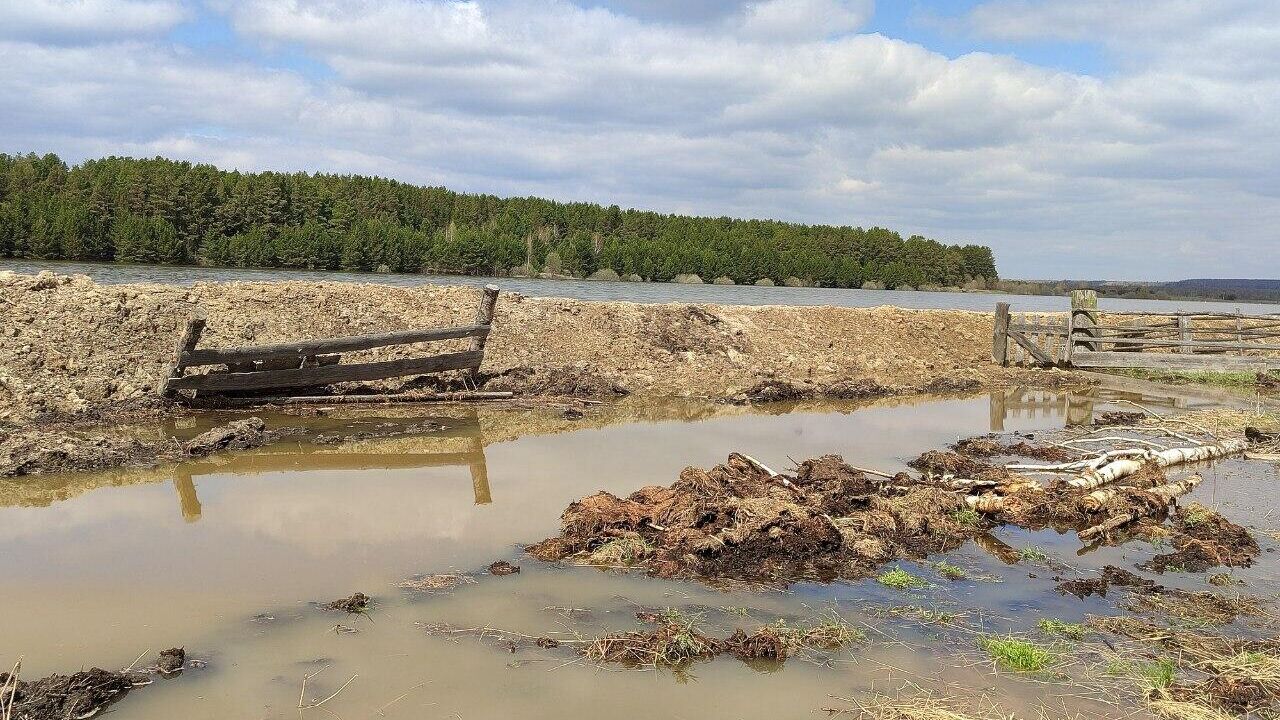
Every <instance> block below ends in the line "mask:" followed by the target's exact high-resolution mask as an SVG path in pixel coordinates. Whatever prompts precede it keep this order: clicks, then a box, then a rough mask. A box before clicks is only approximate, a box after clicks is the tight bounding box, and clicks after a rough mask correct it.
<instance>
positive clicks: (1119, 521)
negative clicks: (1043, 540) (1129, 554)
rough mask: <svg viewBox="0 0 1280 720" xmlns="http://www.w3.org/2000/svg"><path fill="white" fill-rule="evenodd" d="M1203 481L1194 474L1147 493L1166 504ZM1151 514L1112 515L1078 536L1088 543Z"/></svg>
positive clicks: (1129, 513) (1154, 488)
mask: <svg viewBox="0 0 1280 720" xmlns="http://www.w3.org/2000/svg"><path fill="white" fill-rule="evenodd" d="M1203 480H1204V478H1202V477H1200V475H1198V474H1196V475H1192V476H1190V477H1188V478H1186V479H1185V480H1179V481H1178V482H1172V483H1167V484H1164V485H1157V486H1155V487H1153V488H1151V489H1150V490H1147V492H1149V493H1151V494H1152V495H1156V496H1158V497H1160V498H1161V499H1163V500H1164V501H1165V503H1166V504H1167V503H1170V502H1173V501H1174V500H1175V499H1177V498H1179V497H1181V496H1183V495H1186V494H1187V493H1189V492H1191V491H1192V490H1194V489H1195V488H1196V486H1197V485H1199V484H1200V483H1201V481H1203ZM1153 512H1154V511H1150V512H1143V513H1139V512H1127V513H1123V514H1120V515H1114V516H1112V517H1109V518H1107V520H1106V521H1105V522H1102V523H1099V524H1097V525H1094V526H1093V527H1088V528H1085V529H1084V530H1081V531H1080V532H1079V533H1078V534H1079V536H1080V539H1081V540H1085V541H1088V540H1090V539H1092V538H1096V537H1098V536H1099V535H1106V534H1107V533H1109V532H1111V531H1112V530H1115V529H1116V528H1118V527H1121V526H1123V525H1127V524H1129V523H1131V522H1133V521H1134V520H1137V519H1138V518H1140V517H1145V516H1147V515H1151V514H1153Z"/></svg>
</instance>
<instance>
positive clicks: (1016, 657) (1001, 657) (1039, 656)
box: [978, 635, 1055, 672]
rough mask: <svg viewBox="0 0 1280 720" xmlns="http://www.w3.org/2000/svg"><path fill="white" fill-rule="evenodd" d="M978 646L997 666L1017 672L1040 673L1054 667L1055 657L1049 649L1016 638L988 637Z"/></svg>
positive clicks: (981, 640)
mask: <svg viewBox="0 0 1280 720" xmlns="http://www.w3.org/2000/svg"><path fill="white" fill-rule="evenodd" d="M978 646H979V647H981V648H982V649H983V650H986V651H987V654H988V655H990V656H991V659H992V660H995V662H996V664H997V665H999V666H1000V667H1002V668H1004V669H1006V670H1013V671H1015V672H1040V671H1041V670H1044V669H1045V668H1047V667H1049V666H1050V665H1052V664H1053V661H1054V657H1055V656H1054V653H1053V651H1051V650H1049V649H1048V648H1045V647H1041V646H1040V645H1036V644H1035V643H1032V642H1029V641H1027V640H1022V639H1020V638H1015V637H995V636H991V635H987V636H984V637H982V638H979V640H978Z"/></svg>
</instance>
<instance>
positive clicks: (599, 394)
mask: <svg viewBox="0 0 1280 720" xmlns="http://www.w3.org/2000/svg"><path fill="white" fill-rule="evenodd" d="M482 387H483V388H484V389H485V390H486V391H497V392H502V391H506V392H514V393H517V394H519V395H560V396H566V397H585V398H607V397H617V396H619V395H627V394H628V392H629V391H628V390H627V389H626V388H625V387H623V385H622V384H621V383H620V382H618V381H617V380H615V379H612V378H609V377H606V376H605V375H604V374H603V373H601V371H600V370H599V369H597V368H594V367H591V366H581V367H555V366H544V367H539V368H531V367H517V368H511V369H510V370H506V371H504V372H502V373H501V374H498V375H493V376H491V377H489V378H487V379H485V380H484V381H483V386H482Z"/></svg>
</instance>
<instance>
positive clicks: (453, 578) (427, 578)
mask: <svg viewBox="0 0 1280 720" xmlns="http://www.w3.org/2000/svg"><path fill="white" fill-rule="evenodd" d="M475 582H476V579H475V578H473V577H471V576H470V575H457V574H453V573H442V574H439V575H423V576H420V577H411V578H408V579H405V580H401V581H400V582H399V583H397V584H396V587H399V588H403V589H405V590H416V591H418V592H442V591H445V590H452V589H454V588H456V587H458V586H459V585H469V584H473V583H475Z"/></svg>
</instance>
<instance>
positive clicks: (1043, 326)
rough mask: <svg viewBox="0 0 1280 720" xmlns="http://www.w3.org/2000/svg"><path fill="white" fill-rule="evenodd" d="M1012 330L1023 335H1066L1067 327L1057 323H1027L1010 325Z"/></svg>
mask: <svg viewBox="0 0 1280 720" xmlns="http://www.w3.org/2000/svg"><path fill="white" fill-rule="evenodd" d="M1009 329H1010V330H1017V331H1019V332H1022V333H1039V334H1044V335H1063V334H1065V333H1066V331H1067V329H1066V326H1065V325H1063V324H1059V323H1055V322H1049V321H1046V322H1027V323H1009Z"/></svg>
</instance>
